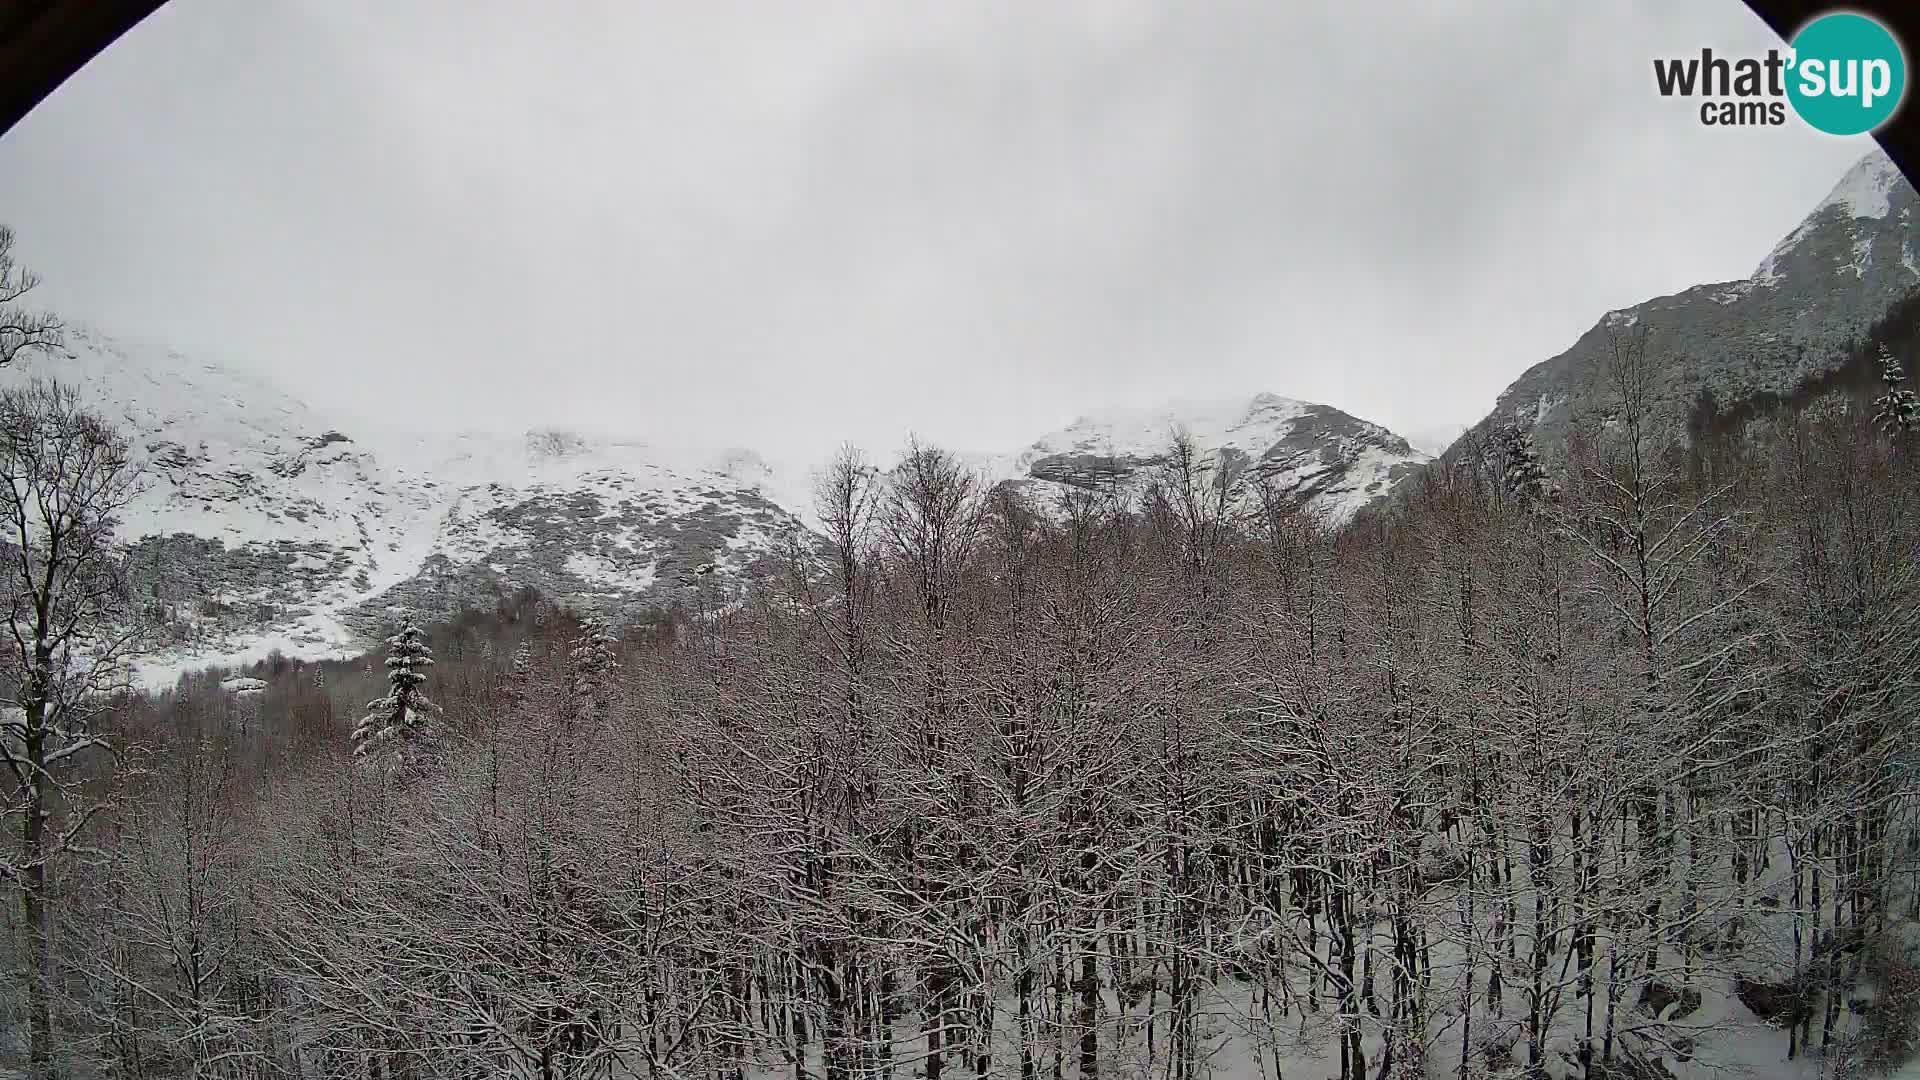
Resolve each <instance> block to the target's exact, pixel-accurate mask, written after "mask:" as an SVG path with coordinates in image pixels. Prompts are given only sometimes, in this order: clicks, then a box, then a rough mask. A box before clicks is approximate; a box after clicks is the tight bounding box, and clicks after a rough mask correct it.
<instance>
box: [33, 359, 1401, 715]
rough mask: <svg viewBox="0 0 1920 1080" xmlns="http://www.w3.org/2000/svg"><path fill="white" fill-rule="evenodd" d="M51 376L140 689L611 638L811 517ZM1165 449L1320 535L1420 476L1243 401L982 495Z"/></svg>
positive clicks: (668, 480)
mask: <svg viewBox="0 0 1920 1080" xmlns="http://www.w3.org/2000/svg"><path fill="white" fill-rule="evenodd" d="M43 376H53V377H56V378H59V379H60V380H61V381H63V382H68V383H71V384H73V385H75V386H76V387H77V388H78V390H79V392H80V393H81V395H82V397H83V398H84V399H85V400H86V402H87V403H88V404H89V405H90V406H92V407H93V408H95V409H96V410H98V411H99V412H101V413H102V414H103V415H105V416H106V417H108V418H109V419H110V420H112V421H113V422H114V423H115V425H116V426H117V427H119V428H120V429H121V430H122V431H123V432H124V433H126V434H127V436H128V437H129V439H130V440H131V442H132V445H133V451H134V453H135V455H136V457H137V458H138V459H139V460H140V461H141V462H142V463H143V465H144V466H145V473H146V483H145V488H144V490H143V491H142V492H141V494H140V495H139V497H138V498H137V499H136V500H135V502H134V503H133V505H132V506H130V507H129V508H128V511H127V513H126V514H125V518H124V521H123V522H122V525H121V529H120V533H121V536H122V537H123V538H125V539H126V540H127V541H128V543H129V547H130V551H131V555H132V561H133V565H134V568H135V575H136V579H137V584H138V587H139V589H140V591H141V596H142V599H143V602H144V603H146V604H147V605H148V606H149V607H150V609H151V610H152V611H153V612H154V613H155V614H157V615H158V616H159V617H160V620H161V621H162V622H163V624H164V629H163V631H162V632H161V634H160V637H159V639H158V640H157V641H156V642H155V643H154V645H153V646H152V648H151V651H150V654H149V655H148V656H147V657H146V659H145V662H144V663H143V665H142V679H143V681H144V682H146V683H147V684H148V685H161V684H166V683H169V682H170V681H171V680H172V678H173V675H174V673H175V672H177V671H179V670H180V669H182V668H184V667H188V666H199V665H202V664H207V663H241V662H245V661H250V660H252V659H256V658H259V657H261V656H264V655H265V654H266V653H267V652H269V651H270V650H273V649H280V650H281V651H283V652H285V653H287V654H288V655H292V656H320V655H329V654H338V653H343V652H357V651H358V650H359V649H361V648H364V647H365V646H366V644H367V643H368V642H370V641H373V640H377V638H378V637H379V636H381V635H383V634H384V633H387V632H389V631H390V627H389V626H388V624H389V623H390V622H391V621H392V620H393V619H395V618H397V617H398V616H399V614H400V613H401V612H405V613H407V614H409V615H412V616H415V617H419V616H425V617H434V616H438V615H445V614H450V613H452V612H454V611H456V610H458V609H460V608H462V607H467V606H479V607H487V606H491V605H492V603H493V602H494V601H495V599H496V598H498V597H501V596H504V595H508V594H510V593H512V592H513V591H514V590H516V589H518V588H520V587H522V586H532V587H534V588H537V589H538V590H539V591H540V592H541V593H543V594H545V595H548V596H554V597H562V598H567V599H569V600H572V601H575V602H579V603H583V604H586V605H591V606H593V607H595V608H598V609H600V610H603V611H606V612H608V613H610V614H612V615H613V616H614V617H615V618H616V619H621V618H626V617H632V616H634V615H637V614H639V613H640V612H641V611H642V610H644V609H646V608H650V607H657V606H659V605H661V604H663V603H666V602H669V601H672V600H675V599H682V600H685V599H691V598H694V597H697V596H705V597H708V598H712V594H713V590H715V589H716V588H718V589H720V590H722V591H725V590H729V589H731V588H733V587H735V586H737V585H739V584H740V583H741V582H742V580H743V579H745V578H747V577H748V576H750V575H751V573H753V572H754V570H755V569H756V568H761V567H765V566H766V565H767V562H766V560H767V559H768V557H769V556H771V555H773V554H775V553H776V552H778V551H779V550H781V549H782V548H783V547H784V546H785V545H786V544H787V543H789V542H790V540H791V539H792V538H793V537H794V536H795V535H796V534H804V532H805V530H806V527H807V523H808V520H809V517H810V514H811V507H810V506H809V503H810V487H811V484H810V479H811V478H810V475H809V474H810V470H809V469H808V468H806V467H799V468H785V469H782V468H776V467H774V466H773V465H770V464H769V463H768V462H766V461H765V460H763V459H762V458H761V457H760V456H759V455H757V454H755V453H754V452H752V451H750V450H744V449H734V450H726V451H720V452H696V451H689V450H685V449H680V448H674V447H663V446H657V445H652V444H648V443H643V442H633V441H617V440H608V439H601V438H589V437H584V436H581V435H579V434H575V433H571V432H567V431H559V430H538V431H531V432H526V433H523V434H517V435H496V434H464V435H457V436H451V437H448V436H418V435H412V436H404V437H402V436H394V435H387V434H382V433H379V432H372V431H367V430H362V429H360V428H358V427H356V426H355V425H353V424H351V423H347V422H343V421H340V420H337V419H334V418H328V417H324V416H321V415H320V414H318V413H316V412H315V411H314V410H312V409H309V408H308V407H307V406H305V405H303V404H302V403H300V402H299V401H297V400H295V399H294V398H292V397H289V396H288V395H287V394H285V393H283V392H282V391H280V390H279V389H277V388H276V387H274V386H272V385H271V384H269V383H267V382H265V381H263V380H261V379H258V378H255V377H251V376H248V375H244V374H241V373H238V372H234V371H230V370H227V369H225V368H222V367H219V366H217V365H213V364H207V363H203V362H198V361H195V360H193V359H191V358H189V357H186V356H182V355H180V354H179V353H176V352H172V351H169V350H166V349H163V348H155V347H146V346H135V345H130V344H127V343H124V342H121V341H117V340H115V339H114V338H111V337H108V336H106V335H104V334H101V333H98V332H96V331H93V330H90V329H87V328H85V327H74V328H70V329H69V331H68V333H67V341H66V347H65V349H63V350H62V355H57V356H51V357H34V358H31V359H24V358H23V359H21V360H18V361H16V362H15V363H14V364H12V365H10V366H8V367H7V368H5V369H0V384H4V383H10V382H18V381H22V380H26V379H31V378H36V377H43ZM1176 430H1183V431H1186V432H1188V433H1190V434H1191V435H1192V436H1193V437H1194V439H1195V441H1196V442H1197V444H1198V445H1199V446H1200V447H1202V448H1203V449H1204V450H1205V451H1206V452H1208V453H1209V454H1210V455H1214V456H1216V458H1217V455H1221V454H1224V455H1227V456H1228V457H1229V458H1237V459H1239V460H1240V461H1241V462H1243V463H1245V464H1247V465H1249V466H1251V467H1253V468H1256V469H1258V470H1260V471H1262V472H1264V473H1268V474H1271V475H1273V476H1274V477H1275V478H1277V479H1278V480H1279V481H1280V482H1281V484H1282V485H1283V486H1284V487H1286V488H1289V489H1290V490H1292V491H1293V492H1295V493H1296V494H1297V495H1298V496H1299V497H1300V498H1301V499H1302V500H1303V501H1304V502H1305V503H1306V505H1308V506H1309V507H1310V508H1311V509H1313V510H1314V511H1315V512H1316V513H1318V514H1319V515H1320V516H1321V517H1323V518H1324V519H1325V520H1327V521H1329V522H1338V521H1341V520H1344V519H1345V518H1346V517H1348V516H1350V515H1351V514H1352V513H1353V511H1354V510H1355V509H1356V508H1357V507H1358V506H1360V505H1362V504H1364V503H1366V502H1367V501H1369V500H1371V499H1373V498H1376V497H1379V496H1380V495H1383V494H1385V492H1386V491H1387V490H1388V489H1389V488H1390V487H1391V486H1392V485H1393V483H1395V482H1396V480H1397V479H1398V478H1399V477H1400V476H1402V475H1403V474H1404V473H1405V472H1406V471H1408V470H1410V469H1411V468H1413V467H1414V466H1416V465H1417V464H1418V463H1419V462H1421V461H1424V460H1425V459H1426V455H1424V454H1422V453H1420V452H1418V451H1415V450H1413V449H1412V448H1411V447H1409V446H1408V445H1407V443H1406V441H1405V440H1404V439H1401V438H1400V437H1399V436H1397V435H1395V434H1393V433H1392V432H1390V431H1387V430H1386V429H1385V428H1382V427H1380V426H1378V425H1375V424H1370V423H1367V422H1365V421H1362V420H1357V419H1355V418H1353V417H1351V416H1348V415H1347V414H1345V413H1342V412H1340V411H1338V410H1336V409H1331V408H1328V407H1326V406H1322V405H1312V404H1308V403H1305V402H1299V401H1292V400H1289V399H1286V398H1281V397H1276V396H1274V395H1271V394H1260V395H1255V396H1252V397H1249V398H1242V399H1238V400H1234V401H1226V402H1193V403H1180V404H1174V405H1170V406H1167V407H1165V408H1160V409H1150V410H1131V411H1129V410H1113V411H1108V412H1103V413H1097V414H1094V415H1090V416H1086V417H1082V418H1080V419H1079V420H1077V421H1075V422H1074V423H1072V424H1070V425H1068V426H1067V427H1065V428H1063V429H1061V430H1059V431H1056V432H1052V433H1050V434H1048V435H1046V436H1043V437H1042V438H1040V439H1039V440H1037V441H1035V442H1034V443H1033V444H1031V445H1030V446H1028V447H1027V448H1025V449H1024V450H1021V451H1018V452H1015V453H1011V454H990V455H973V456H971V459H972V460H973V461H974V462H975V463H977V464H979V465H980V466H981V467H982V469H983V471H984V472H985V473H986V474H987V478H988V479H989V480H990V481H992V482H995V483H1007V482H1011V483H1016V484H1019V485H1021V486H1023V487H1026V488H1028V489H1030V490H1031V491H1032V493H1033V494H1035V495H1036V496H1037V497H1038V498H1039V499H1040V500H1041V501H1042V503H1043V504H1045V503H1047V502H1049V501H1050V500H1049V498H1048V497H1049V496H1050V495H1051V494H1052V493H1053V491H1054V490H1057V489H1059V488H1061V487H1067V486H1082V487H1085V486H1102V485H1105V484H1108V483H1113V484H1115V485H1117V486H1119V487H1120V488H1121V489H1122V490H1123V491H1128V492H1131V491H1137V490H1138V488H1139V487H1140V486H1141V485H1143V484H1144V482H1145V479H1146V477H1147V476H1148V475H1150V472H1151V468H1152V466H1153V465H1155V464H1156V463H1158V462H1159V461H1160V460H1161V456H1162V454H1163V452H1164V451H1165V449H1166V446H1167V443H1168V440H1169V438H1170V437H1171V435H1172V434H1173V433H1174V432H1175V431H1176Z"/></svg>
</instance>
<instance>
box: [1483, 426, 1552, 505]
mask: <svg viewBox="0 0 1920 1080" xmlns="http://www.w3.org/2000/svg"><path fill="white" fill-rule="evenodd" d="M1487 465H1488V467H1489V469H1490V470H1491V471H1492V472H1493V474H1494V478H1495V480H1496V481H1497V482H1498V484H1499V486H1500V490H1501V491H1503V492H1506V493H1507V494H1509V495H1512V496H1514V497H1516V498H1518V499H1520V500H1521V501H1522V502H1526V503H1535V502H1538V501H1539V500H1542V499H1547V498H1551V497H1552V495H1553V484H1552V482H1551V481H1550V480H1549V479H1548V477H1547V470H1546V468H1545V467H1544V466H1543V465H1541V464H1540V453H1539V451H1537V450H1535V449H1534V446H1533V435H1532V433H1531V432H1529V431H1527V430H1526V429H1524V428H1522V427H1520V426H1519V425H1514V426H1512V427H1505V428H1501V429H1499V430H1498V431H1496V432H1495V433H1494V436H1493V439H1492V441H1491V445H1490V446H1489V447H1488V449H1487Z"/></svg>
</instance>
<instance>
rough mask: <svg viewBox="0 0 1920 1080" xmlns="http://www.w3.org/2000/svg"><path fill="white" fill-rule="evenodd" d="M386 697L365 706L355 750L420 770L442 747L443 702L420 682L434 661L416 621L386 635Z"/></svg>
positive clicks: (379, 760) (389, 763) (378, 760)
mask: <svg viewBox="0 0 1920 1080" xmlns="http://www.w3.org/2000/svg"><path fill="white" fill-rule="evenodd" d="M387 647H388V650H389V655H388V656H387V683H388V685H389V687H390V689H389V691H388V693H387V696H385V697H383V698H380V699H379V700H377V701H373V702H371V703H369V704H368V705H367V715H366V716H365V717H364V718H363V719H362V720H361V721H360V723H359V724H358V725H357V726H356V727H355V728H354V729H353V754H354V757H355V758H357V759H359V760H361V761H363V762H374V763H378V764H380V765H383V766H385V767H389V768H397V769H398V770H399V771H402V772H418V771H419V770H421V769H422V768H424V767H425V766H426V765H427V763H428V762H430V761H431V760H432V758H433V757H434V756H435V753H436V751H437V749H438V745H439V739H440V732H439V720H440V706H438V705H436V704H434V703H433V701H432V700H431V699H430V698H428V697H427V695H426V692H425V691H423V690H422V689H421V686H422V685H423V684H424V683H425V682H426V681H427V669H428V668H430V667H432V666H433V650H432V649H429V648H428V647H427V643H426V637H425V635H424V634H422V633H421V632H420V629H419V628H418V627H416V626H412V625H408V626H407V627H406V629H404V630H402V631H400V632H399V633H398V634H395V635H394V636H392V637H390V638H388V639H387Z"/></svg>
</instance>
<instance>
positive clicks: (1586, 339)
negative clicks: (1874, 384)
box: [1448, 147, 1920, 457]
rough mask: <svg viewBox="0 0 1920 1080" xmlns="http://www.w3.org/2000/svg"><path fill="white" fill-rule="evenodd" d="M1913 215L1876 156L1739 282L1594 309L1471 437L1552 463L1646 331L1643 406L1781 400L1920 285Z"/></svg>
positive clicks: (1902, 183)
mask: <svg viewBox="0 0 1920 1080" xmlns="http://www.w3.org/2000/svg"><path fill="white" fill-rule="evenodd" d="M1916 205H1920V197H1916V195H1915V192H1914V187H1913V184H1912V183H1911V182H1909V181H1908V180H1906V179H1905V178H1903V177H1902V176H1901V175H1900V170H1899V169H1898V168H1897V167H1895V166H1894V164H1893V162H1892V161H1891V160H1889V159H1888V158H1887V156H1886V154H1885V153H1884V152H1883V151H1881V150H1880V149H1879V148H1878V147H1876V148H1875V149H1874V150H1873V151H1872V152H1871V153H1869V154H1867V155H1866V156H1865V157H1863V158H1861V159H1860V160H1859V161H1858V162H1857V163H1855V164H1854V165H1853V167H1852V168H1850V169H1848V170H1847V172H1846V174H1845V175H1844V176H1842V177H1841V178H1840V182H1839V183H1838V184H1836V185H1835V186H1834V188H1833V191H1832V192H1831V193H1830V194H1828V196H1827V197H1826V198H1825V199H1822V200H1821V201H1820V203H1819V205H1817V206H1815V207H1814V208H1813V210H1812V212H1811V213H1809V214H1808V215H1807V216H1806V219H1805V220H1803V221H1802V222H1801V223H1800V225H1799V226H1798V227H1797V228H1795V229H1794V230H1793V231H1792V232H1790V233H1788V234H1787V235H1786V237H1785V238H1783V239H1782V240H1781V241H1780V243H1779V244H1778V245H1776V246H1775V247H1774V249H1773V250H1772V251H1771V252H1770V253H1768V255H1767V257H1766V258H1765V259H1764V260H1762V261H1761V263H1760V265H1759V266H1758V267H1756V268H1755V270H1754V272H1753V273H1752V274H1751V275H1750V276H1748V277H1746V278H1743V279H1741V280H1739V281H1726V282H1719V283H1715V284H1710V285H1698V286H1695V287H1693V288H1691V289H1688V290H1686V291H1685V292H1682V293H1678V294H1675V295H1673V296H1662V297H1658V298H1655V299H1652V300H1648V301H1646V302H1645V303H1642V304H1638V305H1635V306H1633V307H1630V308H1624V309H1622V310H1619V311H1612V312H1608V313H1606V314H1605V315H1604V316H1602V317H1601V319H1600V321H1599V322H1598V323H1596V324H1595V325H1594V327H1593V328H1592V329H1591V330H1589V331H1587V332H1586V333H1585V334H1584V335H1582V336H1581V338H1580V339H1579V340H1578V341H1576V342H1574V344H1573V347H1572V348H1570V349H1568V350H1567V351H1565V352H1563V353H1561V354H1560V355H1558V356H1555V357H1553V358H1552V359H1549V360H1545V361H1542V362H1541V363H1538V364H1536V365H1534V366H1533V367H1531V368H1529V369H1528V370H1527V371H1526V372H1524V373H1523V374H1522V375H1521V376H1520V377H1519V378H1518V379H1516V380H1514V382H1513V384H1512V385H1510V386H1508V387H1507V389H1506V390H1505V391H1503V392H1502V393H1501V394H1500V397H1499V400H1498V402H1497V403H1496V405H1495V406H1494V410H1493V412H1492V414H1491V415H1489V416H1488V417H1487V418H1486V419H1484V420H1482V421H1481V422H1480V424H1479V425H1477V426H1476V430H1477V431H1480V432H1485V431H1486V430H1488V429H1490V428H1492V427H1495V426H1505V425H1509V424H1518V425H1521V426H1524V427H1530V428H1531V429H1532V430H1533V431H1534V434H1535V442H1536V445H1538V446H1540V448H1541V450H1542V453H1543V454H1546V455H1548V456H1549V457H1551V456H1552V455H1554V454H1555V453H1557V451H1558V448H1559V447H1561V446H1564V445H1565V439H1566V436H1567V434H1568V431H1569V429H1570V425H1571V424H1572V423H1573V422H1574V419H1575V418H1576V417H1582V416H1585V417H1592V416H1594V415H1597V414H1598V413H1599V412H1601V411H1602V410H1604V409H1605V408H1606V407H1607V401H1608V396H1609V391H1608V384H1607V365H1606V363H1605V357H1606V355H1607V352H1608V348H1609V346H1608V338H1609V333H1610V332H1611V331H1613V330H1616V329H1620V330H1637V329H1641V328H1645V329H1646V330H1647V331H1648V332H1649V342H1648V356H1649V358H1650V359H1652V360H1653V361H1654V362H1655V363H1656V365H1657V368H1656V371H1655V380H1654V392H1655V398H1656V401H1655V404H1656V405H1658V406H1662V407H1664V408H1666V409H1668V410H1670V411H1671V412H1672V413H1673V414H1674V415H1685V413H1686V411H1687V410H1690V409H1691V408H1692V407H1693V406H1694V404H1695V402H1696V400H1697V399H1699V398H1700V396H1701V392H1702V391H1708V392H1710V393H1711V394H1712V395H1713V397H1714V399H1715V400H1716V401H1717V402H1718V403H1719V404H1720V405H1723V406H1724V405H1727V404H1731V403H1733V402H1736V401H1739V400H1742V399H1744V398H1748V397H1751V396H1753V395H1756V394H1761V393H1775V394H1782V395H1784V394H1787V393H1788V392H1790V391H1792V390H1793V389H1794V388H1795V387H1797V386H1798V385H1800V384H1801V383H1802V382H1803V381H1804V380H1805V379H1807V377H1809V376H1811V375H1815V374H1819V373H1821V372H1824V371H1829V370H1833V369H1834V368H1837V367H1839V366H1840V365H1841V364H1842V363H1843V362H1844V360H1845V359H1846V349H1847V347H1848V345H1849V344H1850V343H1852V342H1854V341H1856V340H1857V339H1859V338H1861V337H1863V336H1864V335H1865V334H1866V332H1867V331H1868V329H1869V328H1870V327H1871V326H1872V325H1873V323H1874V322H1875V321H1876V320H1878V319H1880V318H1881V317H1882V316H1884V315H1885V314H1886V313H1887V311H1888V310H1889V309H1890V308H1891V307H1893V305H1894V304H1896V303H1898V302H1899V301H1900V300H1902V299H1903V298H1905V297H1906V296H1908V295H1910V294H1911V293H1912V292H1913V291H1914V290H1915V289H1916V288H1920V235H1916V233H1915V226H1916V222H1915V220H1914V215H1915V208H1916ZM1458 446H1459V444H1456V448H1455V449H1450V450H1449V451H1448V453H1449V455H1451V454H1453V453H1455V452H1456V449H1457V447H1458Z"/></svg>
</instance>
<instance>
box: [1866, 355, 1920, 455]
mask: <svg viewBox="0 0 1920 1080" xmlns="http://www.w3.org/2000/svg"><path fill="white" fill-rule="evenodd" d="M1906 379H1907V373H1906V372H1905V371H1903V370H1901V368H1900V364H1899V362H1897V361H1896V360H1894V358H1893V353H1892V352H1890V351H1889V350H1888V349H1887V347H1886V346H1885V345H1882V346H1880V381H1881V382H1883V383H1885V384H1886V387H1887V392H1886V393H1884V394H1881V395H1880V396H1879V397H1877V398H1874V399H1873V422H1874V423H1875V424H1877V425H1878V426H1879V427H1880V429H1881V430H1882V431H1885V432H1886V433H1887V434H1888V435H1893V436H1899V435H1904V434H1907V433H1909V432H1913V431H1920V396H1916V395H1915V394H1914V392H1913V391H1911V390H1908V389H1907V388H1906V387H1904V386H1902V385H1901V384H1902V383H1904V382H1906Z"/></svg>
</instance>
